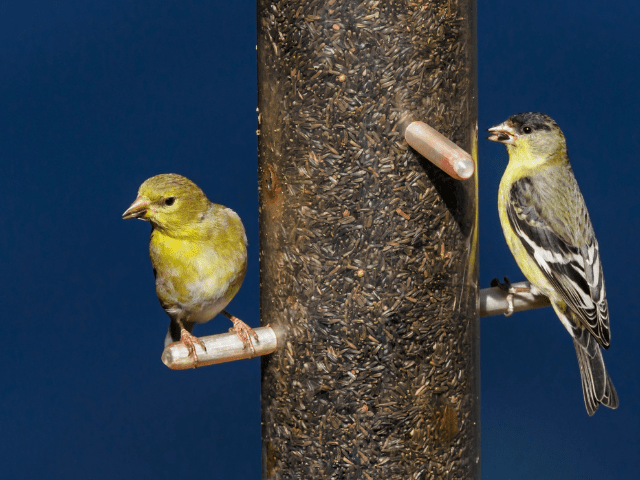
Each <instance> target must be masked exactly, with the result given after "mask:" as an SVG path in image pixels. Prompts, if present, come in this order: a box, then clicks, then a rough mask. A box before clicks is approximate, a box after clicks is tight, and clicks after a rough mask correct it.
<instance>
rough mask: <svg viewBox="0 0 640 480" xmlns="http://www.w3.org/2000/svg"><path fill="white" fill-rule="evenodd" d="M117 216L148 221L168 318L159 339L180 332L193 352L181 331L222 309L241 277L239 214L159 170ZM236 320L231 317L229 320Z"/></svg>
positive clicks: (243, 242) (243, 246) (243, 248)
mask: <svg viewBox="0 0 640 480" xmlns="http://www.w3.org/2000/svg"><path fill="white" fill-rule="evenodd" d="M123 218H139V219H141V220H146V221H148V222H150V223H151V225H152V230H151V240H150V242H149V254H150V256H151V264H152V266H153V273H154V276H155V279H156V293H157V295H158V299H159V300H160V304H161V305H162V308H164V310H165V311H166V312H167V314H168V315H169V317H170V318H171V325H170V327H169V333H168V334H167V338H166V340H165V345H168V344H169V343H171V342H173V341H178V340H180V339H181V337H182V341H183V343H185V344H186V345H187V347H188V348H189V350H190V351H191V352H192V353H194V356H195V350H194V349H193V341H194V340H190V339H187V341H185V338H184V337H185V336H190V335H188V334H190V333H191V331H192V329H193V326H194V325H195V324H196V323H204V322H207V321H209V320H210V319H211V318H213V317H214V316H216V315H217V314H218V313H221V312H223V310H224V308H225V307H226V306H227V304H228V303H229V302H230V301H231V299H232V298H233V296H234V295H235V294H236V293H237V292H238V290H239V289H240V285H241V284H242V280H243V279H244V275H245V272H246V268H247V238H246V235H245V231H244V227H243V225H242V222H241V221H240V217H238V215H237V214H236V213H235V212H234V211H233V210H231V209H229V208H226V207H223V206H222V205H217V204H215V203H211V202H210V201H209V199H208V198H207V197H206V195H205V194H204V193H203V192H202V190H200V188H198V186H197V185H196V184H195V183H193V182H192V181H190V180H188V179H187V178H185V177H182V176H180V175H176V174H163V175H157V176H155V177H152V178H150V179H148V180H146V181H145V182H144V183H143V184H142V185H141V186H140V189H139V191H138V197H137V198H136V200H135V201H134V203H133V204H132V205H131V207H129V209H128V210H127V211H126V212H125V213H124V215H123ZM223 313H225V314H226V312H223ZM230 318H232V317H231V316H230ZM236 320H237V319H236ZM236 320H233V318H232V321H234V325H236ZM238 322H239V320H238ZM241 323H242V322H241ZM242 325H244V324H242ZM245 327H246V325H245ZM246 328H247V329H248V327H246ZM183 330H184V331H186V332H187V334H185V332H183ZM249 330H250V329H249ZM193 338H195V337H193ZM241 338H242V336H241ZM195 341H196V342H197V343H200V342H199V341H198V340H197V339H195ZM243 341H244V339H243ZM189 343H191V345H189ZM202 345H203V344H202ZM196 360H197V357H196Z"/></svg>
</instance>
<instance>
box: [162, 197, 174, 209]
mask: <svg viewBox="0 0 640 480" xmlns="http://www.w3.org/2000/svg"><path fill="white" fill-rule="evenodd" d="M175 202H176V197H167V198H165V199H164V204H165V205H166V206H167V207H170V206H171V205H173V204H174V203H175Z"/></svg>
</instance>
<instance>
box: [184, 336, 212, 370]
mask: <svg viewBox="0 0 640 480" xmlns="http://www.w3.org/2000/svg"><path fill="white" fill-rule="evenodd" d="M180 341H181V342H182V344H183V345H184V346H185V347H187V350H189V356H191V355H193V368H196V367H197V366H198V354H197V353H196V346H195V345H194V344H196V343H197V344H198V345H200V346H201V347H202V349H203V350H204V351H205V352H206V351H207V347H205V345H204V342H203V341H202V340H200V339H199V338H198V337H196V336H194V335H191V334H190V333H189V332H188V331H187V330H186V329H184V328H183V329H182V330H180Z"/></svg>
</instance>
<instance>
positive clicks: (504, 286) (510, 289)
mask: <svg viewBox="0 0 640 480" xmlns="http://www.w3.org/2000/svg"><path fill="white" fill-rule="evenodd" d="M490 285H491V286H492V287H498V288H499V289H500V290H502V291H504V292H507V293H508V295H507V311H506V313H505V314H504V316H505V317H510V316H511V315H513V309H514V307H513V295H514V294H516V293H531V294H532V295H538V294H539V293H540V292H539V290H538V289H537V288H536V287H534V286H533V285H529V287H514V286H512V285H511V282H510V281H509V278H508V277H504V283H503V282H501V281H500V280H498V279H497V278H494V279H493V280H491V284H490Z"/></svg>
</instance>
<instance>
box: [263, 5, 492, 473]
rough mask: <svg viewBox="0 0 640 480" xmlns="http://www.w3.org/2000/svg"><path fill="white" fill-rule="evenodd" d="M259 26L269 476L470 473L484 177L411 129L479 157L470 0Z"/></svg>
mask: <svg viewBox="0 0 640 480" xmlns="http://www.w3.org/2000/svg"><path fill="white" fill-rule="evenodd" d="M257 22H258V47H257V48H258V106H259V116H258V121H259V130H258V134H259V141H258V145H259V190H260V266H261V317H262V319H263V322H264V324H266V323H269V324H270V325H271V327H272V328H273V329H274V331H275V332H276V333H277V335H278V342H277V344H278V348H277V350H276V351H275V352H274V353H272V354H271V355H268V356H264V357H262V359H261V361H262V375H261V378H262V393H261V395H262V436H263V440H262V442H263V478H265V479H285V478H286V479H307V478H318V479H322V478H327V479H329V478H340V479H366V478H368V479H380V478H389V479H391V478H398V479H418V478H420V479H423V478H425V479H426V478H464V479H472V478H480V461H479V453H480V424H479V412H480V401H479V386H480V382H479V316H478V304H479V297H478V264H477V259H478V255H477V196H476V194H477V184H476V179H477V175H475V174H474V175H472V176H471V177H470V178H469V179H467V180H460V179H458V178H453V177H452V176H450V175H449V174H448V173H446V172H445V171H443V170H441V169H440V168H438V167H437V166H435V165H433V164H432V163H431V162H429V161H428V160H427V159H425V158H424V157H423V156H421V155H420V154H419V153H418V152H417V151H415V150H413V148H411V147H410V146H409V144H408V143H407V142H406V140H405V131H406V129H407V126H408V125H411V124H412V123H413V122H415V121H421V122H424V123H426V124H428V125H430V126H431V127H433V128H434V129H436V130H437V131H439V132H441V133H442V134H444V135H445V136H446V137H447V138H448V139H449V140H450V141H451V142H453V143H455V144H457V145H458V146H459V147H461V148H463V149H465V150H466V151H469V152H472V154H473V157H475V152H476V138H477V128H476V124H477V105H476V104H477V99H476V33H475V6H474V3H473V2H471V1H466V0H446V1H426V0H424V1H422V0H415V1H408V2H381V1H377V0H376V1H373V0H365V1H361V0H358V1H337V0H326V1H304V2H303V1H294V0H277V1H268V2H267V1H263V0H259V1H258V20H257ZM443 168H444V167H443ZM471 171H472V172H473V170H471ZM462 173H463V174H464V175H466V174H467V173H469V171H468V170H462ZM464 175H462V176H461V178H464Z"/></svg>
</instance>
